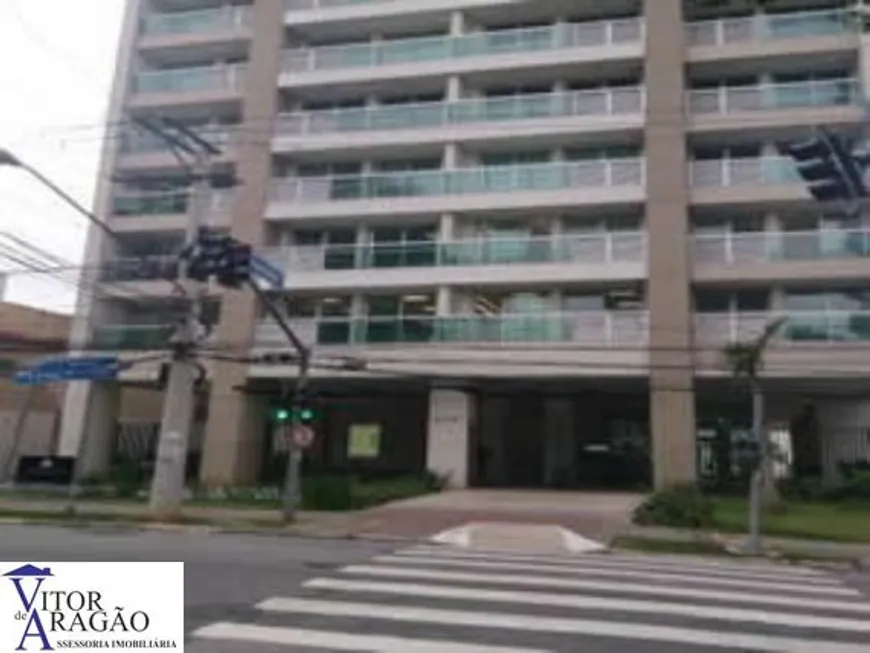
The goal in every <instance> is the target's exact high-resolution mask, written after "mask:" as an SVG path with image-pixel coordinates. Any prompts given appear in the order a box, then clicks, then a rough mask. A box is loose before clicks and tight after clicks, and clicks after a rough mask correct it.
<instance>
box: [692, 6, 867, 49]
mask: <svg viewBox="0 0 870 653" xmlns="http://www.w3.org/2000/svg"><path fill="white" fill-rule="evenodd" d="M847 34H857V30H856V28H855V24H854V21H853V20H852V19H851V18H850V17H849V14H848V12H846V11H842V10H824V11H806V12H794V13H786V14H769V15H764V14H758V15H756V16H748V17H741V18H720V19H717V20H704V21H698V22H695V23H690V24H689V25H688V26H687V29H686V39H687V42H688V44H689V46H691V47H692V48H693V49H696V48H710V47H713V48H722V47H723V46H735V45H737V46H745V45H764V44H773V45H774V46H775V45H776V44H777V42H779V41H788V40H794V39H803V38H812V37H817V38H818V37H822V38H824V37H828V38H831V37H833V39H835V40H836V39H838V38H842V37H843V36H844V35H847ZM844 45H845V43H842V44H841V45H840V47H843V46H844ZM694 54H698V53H697V52H695V53H694Z"/></svg>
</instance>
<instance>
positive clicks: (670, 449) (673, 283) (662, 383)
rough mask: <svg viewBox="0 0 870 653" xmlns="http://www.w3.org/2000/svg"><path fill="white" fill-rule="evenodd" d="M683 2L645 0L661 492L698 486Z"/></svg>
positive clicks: (651, 298) (656, 455) (656, 461)
mask: <svg viewBox="0 0 870 653" xmlns="http://www.w3.org/2000/svg"><path fill="white" fill-rule="evenodd" d="M682 5H683V0H645V2H644V7H645V18H646V30H647V33H646V48H647V56H646V61H645V79H646V85H647V116H646V133H645V143H646V162H647V166H646V185H647V207H646V224H647V230H648V239H649V241H648V242H649V282H648V293H647V296H648V305H649V319H650V356H649V358H650V366H651V370H650V413H651V422H652V424H651V430H652V449H653V469H654V477H655V485H656V487H659V488H661V487H666V486H669V485H674V484H677V483H681V482H690V481H694V480H695V396H694V373H693V356H692V346H693V333H692V308H691V307H692V303H691V291H690V278H691V267H690V259H689V241H688V237H689V232H690V229H689V211H688V191H687V188H686V174H681V173H680V171H685V170H686V167H687V161H686V131H685V118H684V116H685V111H684V106H683V102H684V97H685V79H684V69H685V51H686V48H685V45H684V29H685V28H684V24H683V6H682Z"/></svg>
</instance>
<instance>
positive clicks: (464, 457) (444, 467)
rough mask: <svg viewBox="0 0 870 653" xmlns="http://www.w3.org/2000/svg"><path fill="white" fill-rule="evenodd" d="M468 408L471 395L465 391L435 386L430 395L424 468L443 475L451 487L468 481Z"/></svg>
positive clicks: (470, 404) (469, 412) (469, 418)
mask: <svg viewBox="0 0 870 653" xmlns="http://www.w3.org/2000/svg"><path fill="white" fill-rule="evenodd" d="M471 410H472V402H471V399H470V397H469V395H467V394H466V393H464V392H460V391H457V390H440V389H436V390H432V391H431V393H430V395H429V428H428V433H427V436H426V469H428V470H429V471H430V472H433V473H435V474H439V475H443V476H446V477H447V478H448V481H449V484H450V486H451V487H465V486H467V485H468V450H469V442H468V437H469V424H470V423H471Z"/></svg>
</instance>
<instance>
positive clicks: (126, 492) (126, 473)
mask: <svg viewBox="0 0 870 653" xmlns="http://www.w3.org/2000/svg"><path fill="white" fill-rule="evenodd" d="M107 480H108V483H109V485H110V486H111V487H112V488H113V489H114V493H115V496H117V497H120V498H123V499H131V498H133V497H136V496H137V495H138V494H139V490H141V489H142V488H143V487H144V486H145V484H146V483H147V481H148V479H147V478H146V475H145V473H144V471H143V470H142V467H141V466H140V465H139V464H138V463H135V462H133V461H125V462H119V463H117V464H116V465H113V466H112V468H111V469H110V470H109V474H108V479H107Z"/></svg>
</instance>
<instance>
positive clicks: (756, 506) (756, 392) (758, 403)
mask: <svg viewBox="0 0 870 653" xmlns="http://www.w3.org/2000/svg"><path fill="white" fill-rule="evenodd" d="M785 321H786V318H784V317H782V318H778V319H776V320H774V321H773V322H770V323H768V324H767V326H765V327H764V330H763V331H762V332H761V334H760V335H759V336H757V337H756V338H754V339H752V340H750V341H748V342H735V343H732V344H730V345H728V346H727V347H725V349H724V350H723V354H724V356H725V364H726V366H727V367H728V369H729V370H730V371H731V374H732V375H733V376H734V377H735V378H737V379H745V380H746V382H747V384H748V386H749V391H750V394H751V395H752V434H753V436H754V438H755V442H756V444H757V446H758V448H759V454H760V455H759V456H758V460H757V462H756V464H755V465H754V466H753V469H752V476H751V479H750V484H749V491H750V495H749V548H750V549H751V551H752V552H758V550H759V549H760V548H761V545H760V522H761V514H760V513H761V507H762V503H763V504H765V505H768V506H769V505H772V504H774V503H776V502H777V501H778V499H779V497H778V493H777V491H776V484H775V482H774V476H773V462H774V460H773V458H774V457H773V455H772V454H773V452H772V447H771V443H770V441H769V439H768V435H767V431H766V430H765V428H764V391H763V389H762V387H761V379H760V374H761V370H762V368H763V367H764V354H765V352H766V351H767V346H768V344H770V341H771V340H772V339H773V337H774V336H775V335H776V334H777V332H779V330H780V328H781V327H782V325H783V324H784V323H785Z"/></svg>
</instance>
